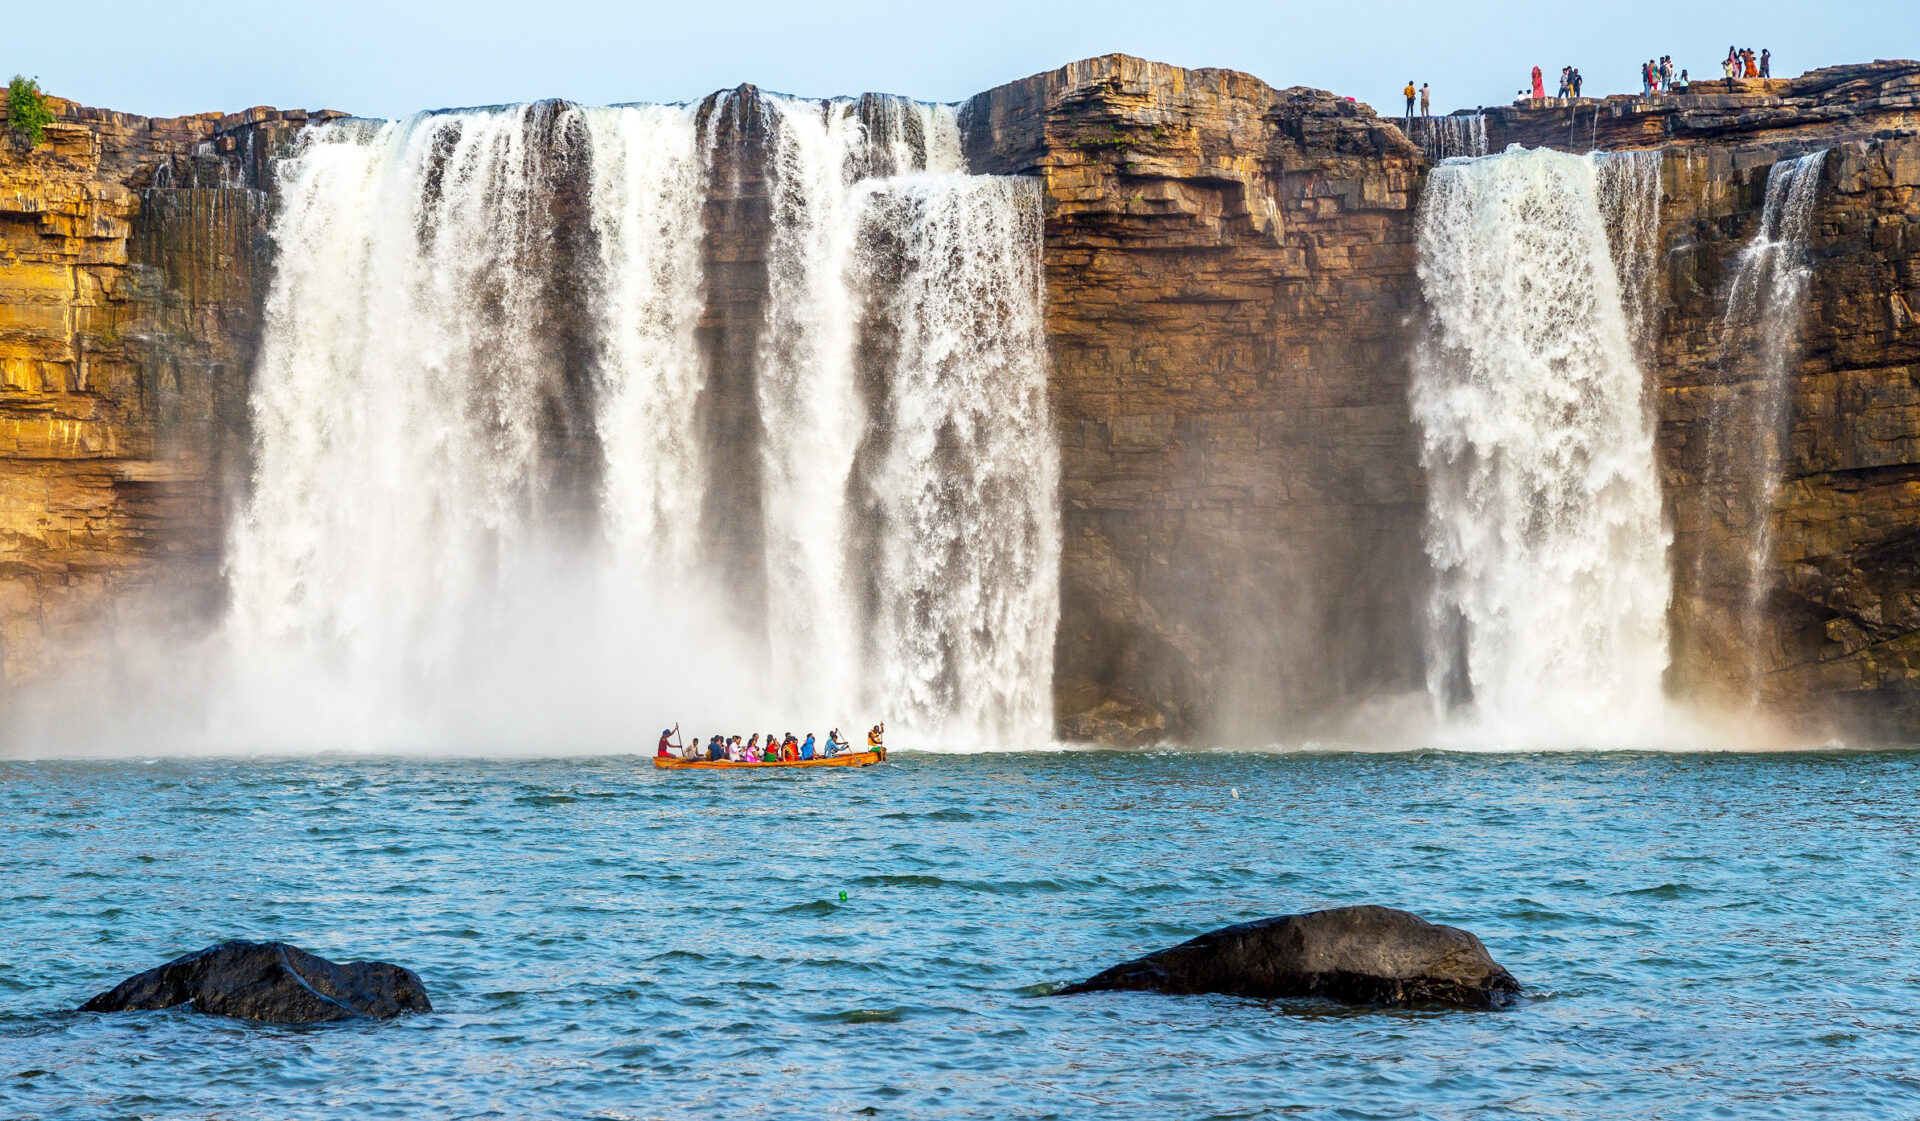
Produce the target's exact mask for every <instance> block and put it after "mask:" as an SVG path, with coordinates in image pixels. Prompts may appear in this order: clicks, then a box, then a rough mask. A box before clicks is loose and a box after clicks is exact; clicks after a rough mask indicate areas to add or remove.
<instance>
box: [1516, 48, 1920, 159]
mask: <svg viewBox="0 0 1920 1121" xmlns="http://www.w3.org/2000/svg"><path fill="white" fill-rule="evenodd" d="M1484 113H1485V117H1486V133H1487V142H1488V150H1489V151H1494V152H1499V151H1504V150H1505V149H1506V147H1507V146H1508V145H1509V144H1519V145H1522V146H1524V147H1528V148H1559V149H1561V150H1563V151H1569V152H1590V151H1606V152H1623V151H1629V150H1634V149H1646V148H1670V147H1689V146H1713V147H1739V146H1743V145H1752V144H1763V145H1764V144H1773V145H1779V144H1783V143H1795V144H1813V143H1819V144H1822V145H1824V146H1831V145H1833V144H1836V143H1840V142H1843V141H1853V140H1870V139H1875V138H1876V137H1878V138H1881V139H1884V138H1885V135H1883V134H1890V133H1892V132H1894V131H1898V130H1901V129H1912V128H1916V127H1920V63H1915V62H1911V61H1892V62H1889V61H1881V62H1868V63H1856V64H1853V65H1848V66H1829V67H1826V68H1825V69H1821V70H1809V71H1808V72H1806V73H1805V74H1802V75H1800V76H1799V77H1797V78H1724V79H1723V78H1713V79H1706V78H1702V79H1701V80H1699V81H1696V82H1694V83H1693V84H1692V85H1690V86H1687V87H1684V89H1683V92H1679V93H1673V94H1662V95H1656V96H1653V97H1638V96H1634V95H1632V94H1614V95H1613V96H1611V97H1604V98H1592V97H1586V98H1523V99H1521V100H1519V101H1516V102H1514V103H1513V104H1512V105H1501V106H1496V107H1494V108H1490V109H1487V110H1485V111H1484Z"/></svg>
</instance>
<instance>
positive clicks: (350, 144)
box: [226, 94, 1059, 750]
mask: <svg viewBox="0 0 1920 1121" xmlns="http://www.w3.org/2000/svg"><path fill="white" fill-rule="evenodd" d="M748 96H751V97H752V98H753V100H751V101H743V102H738V103H736V102H735V101H733V100H732V99H734V98H736V97H748ZM713 105H714V106H715V115H716V116H717V115H718V114H719V112H721V111H725V112H729V113H734V114H736V117H735V120H736V122H738V121H741V120H745V118H744V117H742V116H740V115H741V114H746V113H750V112H758V113H761V114H763V116H762V117H759V118H756V119H755V121H752V122H747V123H749V124H751V125H753V127H754V128H756V129H759V130H761V131H760V132H759V133H755V135H764V136H765V138H766V139H765V145H764V150H765V155H764V159H765V164H764V166H763V167H761V168H760V169H759V170H760V174H761V178H762V181H763V182H764V183H765V184H766V190H767V193H768V196H769V204H770V214H769V215H768V216H767V219H766V221H765V223H764V226H763V228H764V229H765V230H766V233H765V234H764V236H765V237H767V239H768V240H767V241H766V243H765V246H764V254H765V268H766V282H765V299H764V309H765V310H764V323H763V324H762V326H761V333H760V342H759V346H758V348H757V353H754V354H751V355H749V356H748V357H747V359H746V360H747V361H750V362H751V364H752V368H751V369H750V370H748V371H747V372H746V381H745V382H741V383H738V384H740V385H742V386H744V388H740V389H734V390H729V391H728V392H731V393H733V394H734V395H735V396H734V397H733V398H731V399H729V400H726V401H720V400H716V399H715V397H714V383H713V381H712V378H711V374H712V369H713V363H714V362H715V361H718V360H719V359H718V358H716V356H715V354H713V353H711V352H710V351H711V348H710V346H709V343H708V342H707V340H706V336H705V335H704V334H703V331H704V330H705V328H704V326H703V324H704V323H705V322H706V321H707V320H708V319H710V318H711V317H712V316H713V315H714V314H717V313H715V312H714V310H713V308H712V307H711V306H710V304H709V290H710V277H709V271H710V262H709V259H708V255H709V252H710V248H709V246H708V245H707V243H706V238H707V235H708V233H709V231H708V230H706V228H705V221H706V215H707V213H708V206H709V204H710V202H711V201H712V200H713V199H714V198H716V197H722V196H725V194H726V192H734V193H736V194H737V193H738V192H739V191H740V190H741V189H742V188H741V176H740V174H739V168H740V164H739V162H738V159H747V158H749V155H750V154H751V153H753V152H758V151H759V149H758V148H745V147H743V148H741V149H740V150H739V152H738V153H730V154H729V159H733V157H734V156H736V155H737V156H738V159H735V160H734V162H733V169H734V174H733V176H732V177H731V178H732V181H731V182H725V183H722V182H716V181H715V180H716V175H715V167H716V160H717V159H718V158H719V152H718V149H716V147H715V144H716V143H717V141H716V140H715V139H714V138H713V135H709V136H707V137H702V135H701V131H702V128H703V127H714V126H708V125H703V124H702V121H703V118H702V117H701V115H700V111H699V110H698V109H697V108H692V107H678V106H620V107H611V108H605V109H581V108H575V107H567V106H555V105H552V104H550V103H549V104H546V105H536V106H516V107H509V108H502V109H487V110H469V111H460V112H451V113H441V114H425V115H421V116H419V117H415V118H412V119H409V120H406V121H400V122H394V123H389V124H376V123H373V122H338V123H334V124H328V125H321V126H316V127H314V128H311V129H310V130H308V132H307V133H306V134H305V135H304V136H303V138H302V141H301V144H300V147H299V149H298V151H297V153H296V154H295V155H294V156H293V157H291V158H289V159H287V160H285V161H283V162H282V164H281V166H280V170H279V175H280V177H281V178H280V182H281V188H282V207H281V212H280V216H279V218H278V220H277V222H276V225H275V227H274V231H273V233H274V237H275V241H276V245H277V248H278V251H279V253H278V261H279V268H278V272H277V274H276V277H275V280H274V285H273V289H272V293H271V295H270V298H269V305H268V322H267V330H266V334H265V340H264V344H263V352H262V357H261V361H260V366H259V371H258V376H257V378H256V387H255V400H254V417H255V434H256V442H257V452H258V459H257V468H256V471H255V477H254V486H253V491H252V495H251V498H250V501H249V502H248V504H247V507H246V509H245V511H244V512H243V514H242V516H241V517H240V518H239V519H238V521H237V524H236V526H235V529H234V532H233V540H232V543H231V548H230V558H231V559H230V563H229V586H230V590H231V609H230V617H229V621H228V625H227V628H226V636H227V639H228V645H229V647H230V649H231V651H232V653H233V658H232V661H233V663H234V666H235V667H236V673H237V674H238V675H239V679H240V680H239V683H238V684H237V685H236V687H235V688H234V690H233V692H234V693H235V694H236V695H237V696H239V697H241V698H245V699H247V701H248V703H253V704H255V705H256V706H259V707H266V706H271V707H272V708H273V709H274V710H275V712H274V716H275V720H274V721H273V723H274V724H275V725H276V726H284V725H285V723H286V717H287V715H288V713H287V709H288V707H289V706H290V705H298V707H299V715H300V716H301V718H302V722H301V723H300V724H299V726H300V727H301V728H303V729H304V734H306V735H309V736H311V737H312V739H313V741H314V742H315V743H318V744H330V745H335V746H354V745H361V744H369V745H378V746H391V747H408V746H434V745H438V744H447V745H449V746H455V745H460V746H470V745H472V744H474V743H475V742H476V741H480V742H481V745H482V746H484V745H485V743H486V742H490V741H493V740H497V741H499V742H500V744H501V745H503V746H518V747H527V746H539V745H540V744H542V743H547V742H553V743H556V744H558V745H563V746H570V747H573V748H576V749H577V748H578V747H579V746H580V744H581V743H582V742H583V740H584V741H585V742H587V743H592V744H600V743H605V744H606V745H607V746H610V747H614V748H616V749H621V750H630V749H632V748H633V747H634V745H635V743H637V742H639V740H637V739H635V738H634V737H636V736H639V737H640V738H642V739H644V737H645V733H646V732H647V730H648V726H651V727H652V729H653V730H657V728H658V726H659V724H661V723H671V722H673V721H674V720H680V721H682V723H683V725H686V726H687V730H688V731H689V732H697V731H700V730H702V729H704V730H706V731H709V732H711V731H721V730H723V729H734V730H738V731H741V732H742V733H745V732H746V731H748V730H750V728H751V727H757V726H758V725H759V724H761V723H763V722H768V723H778V724H780V725H781V730H783V731H784V730H786V729H787V728H789V727H791V728H805V727H813V728H814V729H815V730H816V731H818V732H822V733H824V731H825V730H826V727H827V726H829V725H831V724H838V725H840V726H841V727H842V729H843V730H844V731H847V732H848V733H849V734H850V735H855V734H857V731H858V729H861V728H864V727H865V724H866V723H868V722H871V721H872V720H877V719H887V720H889V721H890V723H891V724H892V726H893V727H894V728H895V729H896V735H895V741H896V742H900V735H901V734H902V733H904V734H907V735H909V736H917V737H920V742H921V744H922V745H924V746H935V745H937V744H943V743H944V744H951V745H952V746H956V747H974V746H993V745H998V744H1007V745H1014V744H1033V743H1037V742H1044V741H1045V740H1046V739H1047V738H1049V737H1050V734H1051V724H1052V712H1051V703H1050V691H1051V667H1052V642H1053V628H1054V625H1055V620H1056V619H1057V615H1058V602H1057V601H1058V551H1059V542H1058V535H1059V529H1058V525H1057V519H1056V514H1055V512H1054V508H1053V504H1054V501H1055V493H1054V492H1055V490H1056V486H1057V484H1056V480H1057V477H1058V468H1057V452H1056V450H1055V449H1054V446H1053V437H1052V431H1051V425H1050V422H1049V420H1048V417H1047V411H1046V410H1047V404H1046V396H1045V381H1046V371H1047V366H1046V357H1045V354H1046V352H1045V345H1044V339H1043V337H1042V334H1041V330H1040V300H1041V287H1040V283H1039V250H1040V226H1039V220H1038V205H1039V204H1038V195H1037V192H1036V191H1035V190H1034V189H1033V187H1032V185H1031V184H1027V183H1016V182H1013V181H1008V180H1000V179H993V178H988V177H980V176H968V175H966V174H964V168H963V166H962V160H961V156H960V144H959V134H958V128H957V123H956V121H955V118H954V114H953V111H952V109H951V108H949V107H944V106H925V105H920V104H917V103H913V102H907V101H905V100H903V99H885V98H874V97H868V98H864V99H860V100H858V101H850V100H841V101H828V102H817V101H801V100H797V99H789V98H777V97H771V96H765V95H735V94H729V95H723V96H722V97H721V98H720V99H718V100H717V101H716V102H714V103H713ZM756 122H757V123H756ZM714 135H717V128H716V130H715V133H714ZM732 135H734V136H735V140H730V141H729V143H734V142H740V143H745V142H744V141H740V140H739V139H738V137H739V136H741V135H744V134H741V133H737V132H736V133H734V134H732ZM756 143H757V142H756ZM751 158H761V157H759V156H752V157H751ZM584 161H590V166H583V163H584ZM742 236H744V235H742ZM729 314H731V313H729ZM703 317H705V318H703ZM741 394H744V396H742V395H741ZM719 408H725V409H730V410H733V411H734V413H739V412H741V410H746V411H747V414H748V415H753V416H757V419H758V425H759V430H760V439H759V441H758V444H757V449H758V450H757V452H756V453H749V454H742V449H739V448H734V447H712V446H705V445H704V444H703V442H702V440H701V433H703V432H704V431H706V430H707V429H706V428H705V427H703V423H702V417H703V416H704V415H706V413H707V412H708V411H710V410H713V409H719ZM576 414H578V415H576ZM583 418H584V419H583ZM743 471H746V472H755V473H757V475H758V482H757V484H756V486H755V487H754V488H753V489H752V490H751V491H749V492H746V493H757V494H758V495H759V496H760V498H759V502H758V507H757V509H755V510H751V511H746V512H745V514H742V513H741V512H739V511H735V512H734V513H733V515H731V516H746V515H747V514H750V515H751V516H755V517H758V518H759V519H760V523H759V528H758V531H757V538H758V539H763V540H764V542H765V551H766V557H765V561H766V564H765V579H766V587H765V589H764V594H761V592H760V591H759V590H754V591H753V594H747V593H748V590H747V589H742V588H738V587H734V586H730V585H729V581H728V579H727V578H725V577H723V576H721V575H720V574H719V573H720V570H719V569H718V568H716V567H715V566H714V565H713V564H712V549H713V548H715V547H718V546H716V545H715V544H714V543H712V542H702V541H701V539H700V537H701V534H700V529H701V526H702V524H703V523H702V511H703V504H705V503H706V502H707V500H708V498H709V496H710V495H711V494H712V493H714V485H715V480H716V479H719V478H721V477H730V478H731V477H736V476H737V475H738V473H740V472H743ZM589 483H592V484H593V485H591V486H589V485H588V484H589ZM729 493H738V492H737V491H735V492H729ZM583 507H584V508H585V513H584V519H585V525H586V527H587V528H589V529H591V530H592V531H593V532H591V533H588V534H585V535H582V533H581V532H580V529H581V523H582V508H583ZM740 604H750V605H756V606H755V607H754V611H755V612H756V614H754V615H753V617H751V618H748V619H746V620H744V621H743V620H742V619H741V617H740V616H741V614H742V612H741V610H740V609H739V605H740ZM758 605H764V607H763V609H762V608H761V607H760V606H758ZM244 707H245V705H244V704H242V705H236V706H235V710H236V711H235V712H234V713H232V714H230V715H231V718H232V720H233V721H234V722H235V726H236V727H240V726H241V725H242V724H244V722H245V719H246V713H244V712H241V711H239V709H241V708H244ZM583 713H584V714H585V715H584V716H583V715H582V714H583ZM695 721H698V723H697V724H696V723H695ZM650 742H651V741H650V740H649V741H647V743H648V745H650ZM907 742H909V743H912V742H914V741H913V740H908V741H907Z"/></svg>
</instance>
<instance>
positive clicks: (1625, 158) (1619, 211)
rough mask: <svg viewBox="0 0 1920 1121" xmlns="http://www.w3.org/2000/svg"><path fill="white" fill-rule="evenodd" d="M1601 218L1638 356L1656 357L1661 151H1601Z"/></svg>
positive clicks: (1598, 164) (1597, 163)
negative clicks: (1653, 349)
mask: <svg viewBox="0 0 1920 1121" xmlns="http://www.w3.org/2000/svg"><path fill="white" fill-rule="evenodd" d="M1587 158H1588V159H1590V160H1592V161H1594V173H1595V175H1597V176H1598V177H1599V189H1600V216H1601V218H1602V219H1603V220H1604V221H1605V222H1606V225H1607V231H1608V234H1609V237H1608V244H1609V245H1611V246H1612V249H1613V270H1614V274H1615V275H1616V276H1617V277H1618V278H1619V281H1620V306H1621V310H1622V311H1624V312H1625V313H1626V316H1627V328H1628V330H1629V331H1630V332H1631V333H1632V335H1633V345H1634V351H1635V354H1636V355H1637V356H1638V357H1639V359H1640V360H1641V361H1642V362H1645V361H1646V360H1647V359H1648V358H1650V357H1651V352H1652V348H1653V341H1654V339H1655V337H1656V336H1657V335H1658V333H1659V329H1660V318H1659V308H1660V304H1659V292H1658V290H1657V286H1656V283H1655V282H1656V280H1657V279H1658V278H1657V273H1656V270H1657V269H1658V268H1659V264H1660V167H1661V163H1662V161H1663V159H1664V156H1663V154H1662V153H1660V152H1658V151H1653V152H1597V153H1594V154H1593V155H1590V156H1588V157H1587Z"/></svg>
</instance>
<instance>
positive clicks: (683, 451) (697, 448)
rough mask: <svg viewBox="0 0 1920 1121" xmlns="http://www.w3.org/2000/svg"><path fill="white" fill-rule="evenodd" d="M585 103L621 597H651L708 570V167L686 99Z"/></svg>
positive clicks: (607, 498)
mask: <svg viewBox="0 0 1920 1121" xmlns="http://www.w3.org/2000/svg"><path fill="white" fill-rule="evenodd" d="M574 112H577V113H578V114H580V116H581V118H582V119H583V120H584V122H585V124H586V127H587V134H588V137H589V139H590V142H591V145H592V153H593V180H592V182H593V194H592V226H593V231H594V234H595V236H596V240H597V241H598V244H599V252H600V260H599V265H600V285H599V289H598V303H597V306H596V307H595V309H594V310H595V319H596V321H597V323H598V325H599V338H600V348H601V352H600V361H599V373H600V384H599V386H598V391H599V409H598V416H597V420H598V429H599V434H600V440H601V443H602V445H603V447H604V449H605V460H606V475H605V480H604V484H603V485H604V493H603V495H602V501H601V508H602V513H603V518H602V521H603V525H604V530H605V533H606V535H607V539H608V544H609V547H610V550H609V551H610V560H611V567H612V583H613V587H612V589H610V594H612V595H615V596H619V597H621V598H623V599H627V600H633V599H640V600H646V599H649V598H653V593H655V592H658V591H667V592H672V591H676V590H677V591H684V590H685V589H686V588H687V587H688V586H689V585H690V584H691V583H692V582H693V581H694V580H695V579H696V573H695V570H694V566H695V563H696V559H697V555H698V550H697V549H696V544H697V540H698V536H697V533H696V532H695V528H696V527H697V526H698V525H699V524H700V508H701V502H702V499H703V498H704V496H705V490H706V488H705V480H706V471H707V463H708V459H709V455H710V451H709V449H707V448H706V447H704V446H703V444H702V441H701V440H699V439H698V438H697V436H696V433H697V431H698V429H697V428H696V426H695V423H694V422H695V410H696V408H697V406H698V403H699V399H700V391H701V389H702V388H703V387H704V385H705V374H706V370H705V366H704V364H703V362H702V360H701V356H700V347H699V340H698V337H697V335H696V333H695V331H696V328H697V327H698V326H699V322H700V314H701V310H702V293H703V284H704V276H703V266H702V262H701V259H700V249H701V234H702V229H701V210H702V208H703V206H704V205H705V202H706V181H705V171H706V165H705V161H704V160H703V159H702V158H701V152H700V148H699V138H698V134H697V129H696V127H695V122H694V114H693V112H692V110H690V109H688V108H687V107H685V106H678V105H631V106H616V107H612V108H604V109H578V110H574Z"/></svg>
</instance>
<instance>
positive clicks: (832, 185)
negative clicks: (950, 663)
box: [759, 97, 959, 704]
mask: <svg viewBox="0 0 1920 1121" xmlns="http://www.w3.org/2000/svg"><path fill="white" fill-rule="evenodd" d="M899 100H900V99H891V98H889V99H881V98H865V99H861V100H860V101H847V100H833V101H826V102H815V101H802V100H798V99H793V98H783V97H773V98H768V99H767V105H768V107H769V109H770V111H771V122H770V123H771V131H772V135H773V140H772V147H773V153H772V156H771V165H770V167H769V173H770V176H769V177H770V188H769V189H770V192H771V194H772V204H771V205H772V216H773V234H772V241H771V244H770V245H769V246H768V250H767V268H768V300H767V308H768V311H767V322H766V329H765V334H764V335H763V336H762V340H761V348H760V370H759V379H760V380H759V406H760V423H761V429H762V433H763V442H762V445H761V446H762V449H763V459H764V464H765V467H764V473H763V476H762V477H763V479H764V490H763V495H764V497H763V505H764V517H765V522H764V526H765V540H766V567H767V582H768V615H769V617H768V632H769V634H768V639H769V643H770V645H771V646H772V648H773V649H775V650H778V651H781V652H782V654H781V656H780V657H778V658H777V659H776V660H775V663H774V666H775V672H774V678H775V680H774V682H773V686H774V689H775V691H776V694H777V695H780V696H784V697H788V698H791V700H792V702H793V703H795V704H801V703H804V702H805V699H806V698H817V697H832V698H844V697H852V696H857V695H858V694H859V692H860V690H859V688H858V681H859V676H860V671H861V668H862V663H863V661H864V659H863V654H862V650H861V648H860V646H859V635H858V615H857V613H856V608H855V600H854V585H853V579H852V576H851V575H850V573H849V570H848V563H849V561H850V560H852V559H854V558H850V556H849V547H848V546H849V542H848V535H849V532H850V529H851V527H850V525H849V522H848V508H847V493H848V486H849V482H850V480H851V477H852V471H853V462H854V454H855V451H856V450H857V448H858V447H859V442H860V435H861V428H862V423H863V419H864V418H863V410H862V405H861V401H860V398H859V394H858V392H857V389H856V376H855V369H854V365H855V356H856V350H857V346H858V343H859V330H858V327H859V324H858V319H859V315H860V303H861V296H862V293H861V291H860V287H859V278H858V277H857V276H856V275H855V268H854V252H855V249H856V247H857V244H858V242H859V239H860V229H861V226H862V224H863V223H864V221H865V220H866V218H865V214H864V210H865V205H866V202H867V200H868V199H869V198H870V196H869V195H868V194H866V193H865V192H864V191H862V190H861V189H860V183H861V182H862V181H863V178H864V177H865V175H867V174H868V173H869V172H871V171H874V170H885V171H892V170H901V171H924V170H926V160H927V158H928V155H929V153H930V151H931V152H932V153H934V154H943V153H952V154H957V153H958V151H959V141H958V138H957V137H958V125H957V122H956V120H955V117H954V114H953V111H952V110H951V109H949V108H946V107H941V111H940V112H938V113H937V114H936V113H932V112H924V111H923V109H922V107H920V106H916V105H913V104H912V103H907V105H906V106H902V105H900V104H899ZM863 110H864V111H863ZM870 122H871V125H872V127H870ZM942 132H945V133H948V134H950V135H951V136H952V137H953V139H952V140H951V141H949V142H947V143H945V144H940V143H938V141H937V140H936V142H935V143H934V144H931V145H930V144H929V143H928V141H929V139H930V138H937V137H938V135H939V134H940V133H942ZM916 139H917V140H918V143H917V144H916V143H915V140H916ZM902 165H905V166H902ZM939 170H952V169H951V168H945V169H939Z"/></svg>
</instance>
